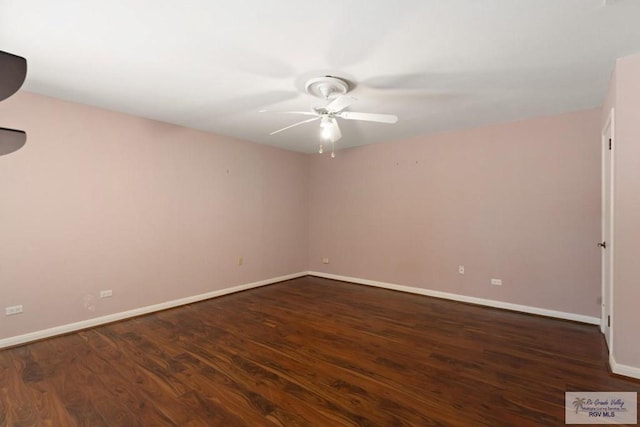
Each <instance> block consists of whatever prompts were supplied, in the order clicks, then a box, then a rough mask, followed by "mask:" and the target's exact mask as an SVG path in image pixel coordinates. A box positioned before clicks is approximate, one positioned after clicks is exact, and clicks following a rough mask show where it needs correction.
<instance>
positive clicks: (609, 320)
mask: <svg viewBox="0 0 640 427" xmlns="http://www.w3.org/2000/svg"><path fill="white" fill-rule="evenodd" d="M607 326H608V327H609V328H610V327H611V316H607Z"/></svg>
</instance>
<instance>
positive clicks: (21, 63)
mask: <svg viewBox="0 0 640 427" xmlns="http://www.w3.org/2000/svg"><path fill="white" fill-rule="evenodd" d="M26 77H27V60H26V59H25V58H23V57H22V56H18V55H13V54H11V53H8V52H3V51H1V50H0V101H4V100H5V99H7V98H8V97H10V96H11V95H13V94H14V93H16V92H17V91H18V89H20V87H22V84H23V83H24V79H25V78H26ZM25 142H27V134H26V133H25V132H24V131H22V130H16V129H7V128H3V127H0V156H2V155H5V154H9V153H12V152H14V151H16V150H19V149H20V148H22V146H23V145H24V144H25Z"/></svg>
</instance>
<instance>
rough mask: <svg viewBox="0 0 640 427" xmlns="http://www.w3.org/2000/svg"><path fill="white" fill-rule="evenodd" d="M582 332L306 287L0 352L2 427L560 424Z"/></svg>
mask: <svg viewBox="0 0 640 427" xmlns="http://www.w3.org/2000/svg"><path fill="white" fill-rule="evenodd" d="M606 359H607V353H606V347H605V344H604V340H603V338H602V336H601V334H600V332H599V330H598V328H597V327H595V326H590V325H583V324H578V323H572V322H566V321H561V320H554V319H548V318H543V317H537V316H529V315H524V314H519V313H513V312H508V311H502V310H497V309H491V308H484V307H477V306H473V305H467V304H462V303H456V302H451V301H445V300H439V299H434V298H428V297H422V296H417V295H411V294H404V293H400V292H394V291H388V290H383V289H376V288H372V287H366V286H360V285H353V284H348V283H343V282H337V281H332V280H325V279H319V278H314V277H304V278H300V279H296V280H291V281H287V282H282V283H279V284H275V285H271V286H267V287H263V288H259V289H254V290H250V291H246V292H241V293H237V294H233V295H227V296H224V297H220V298H216V299H212V300H208V301H205V302H201V303H197V304H192V305H189V306H185V307H180V308H176V309H172V310H167V311H164V312H160V313H156V314H152V315H147V316H143V317H139V318H135V319H131V320H126V321H122V322H118V323H113V324H109V325H105V326H101V327H96V328H93V329H89V330H85V331H81V332H78V333H74V334H69V335H66V336H61V337H56V338H52V339H48V340H43V341H40V342H35V343H32V344H28V345H24V346H20V347H15V348H11V349H5V350H0V425H2V426H138V425H141V426H165V425H167V426H218V425H219V426H236V425H248V426H271V425H276V426H345V425H348V426H350V425H359V426H373V425H376V426H399V425H413V426H423V425H424V426H427V425H438V426H479V425H487V426H519V427H520V426H529V425H531V426H539V425H549V426H555V425H564V393H565V391H638V390H640V382H639V381H632V380H627V379H624V378H621V377H615V376H612V375H610V374H609V373H608V371H607V366H606Z"/></svg>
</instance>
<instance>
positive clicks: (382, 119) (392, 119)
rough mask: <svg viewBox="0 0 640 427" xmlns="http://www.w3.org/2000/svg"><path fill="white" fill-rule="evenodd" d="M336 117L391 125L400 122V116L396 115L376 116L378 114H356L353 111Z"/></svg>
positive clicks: (344, 112)
mask: <svg viewBox="0 0 640 427" xmlns="http://www.w3.org/2000/svg"><path fill="white" fill-rule="evenodd" d="M336 116H338V117H340V118H342V119H345V120H364V121H367V122H378V123H389V124H394V123H397V122H398V116H396V115H395V114H376V113H355V112H352V111H343V112H342V113H340V114H336Z"/></svg>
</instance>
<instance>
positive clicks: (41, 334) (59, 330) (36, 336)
mask: <svg viewBox="0 0 640 427" xmlns="http://www.w3.org/2000/svg"><path fill="white" fill-rule="evenodd" d="M306 275H307V272H306V271H303V272H300V273H294V274H288V275H286V276H280V277H274V278H271V279H266V280H260V281H258V282H253V283H247V284H244V285H238V286H234V287H231V288H225V289H219V290H217V291H211V292H207V293H204V294H200V295H194V296H190V297H186V298H180V299H177V300H173V301H167V302H163V303H160V304H154V305H149V306H147V307H141V308H135V309H133V310H128V311H122V312H120V313H114V314H109V315H107V316H102V317H96V318H93V319H88V320H83V321H81V322H76V323H69V324H66V325H61V326H56V327H53V328H49V329H44V330H41V331H36V332H30V333H28V334H24V335H18V336H15V337H9V338H4V339H0V348H5V347H12V346H15V345H20V344H25V343H28V342H31V341H36V340H41V339H44V338H50V337H53V336H56V335H62V334H68V333H69V332H75V331H79V330H82V329H87V328H91V327H94V326H99V325H104V324H105V323H111V322H116V321H118V320H123V319H128V318H131V317H136V316H140V315H142V314H148V313H153V312H155V311H161V310H166V309H168V308H173V307H178V306H181V305H186V304H192V303H194V302H198V301H203V300H207V299H210V298H215V297H219V296H222V295H227V294H232V293H234V292H240V291H245V290H247V289H253V288H258V287H260V286H265V285H271V284H273V283H277V282H283V281H285V280H291V279H296V278H298V277H302V276H306Z"/></svg>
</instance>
